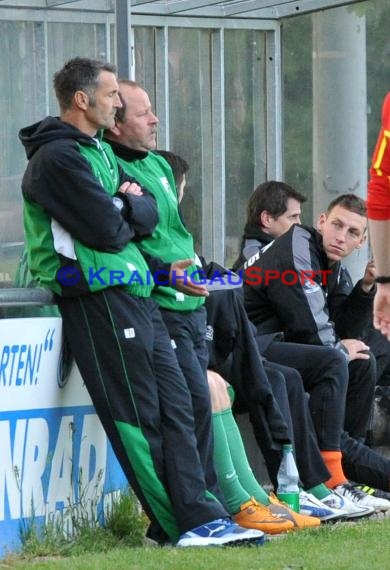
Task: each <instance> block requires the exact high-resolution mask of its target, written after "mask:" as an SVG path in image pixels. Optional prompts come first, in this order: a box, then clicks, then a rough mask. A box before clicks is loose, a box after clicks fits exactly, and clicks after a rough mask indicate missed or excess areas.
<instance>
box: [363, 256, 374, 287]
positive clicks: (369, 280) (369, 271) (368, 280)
mask: <svg viewBox="0 0 390 570" xmlns="http://www.w3.org/2000/svg"><path fill="white" fill-rule="evenodd" d="M375 275H376V270H375V263H374V262H373V261H369V262H368V263H367V265H366V270H365V272H364V275H363V279H362V284H361V285H362V289H363V291H364V292H365V293H369V292H370V291H371V289H372V288H373V287H374V285H375V282H374V279H375Z"/></svg>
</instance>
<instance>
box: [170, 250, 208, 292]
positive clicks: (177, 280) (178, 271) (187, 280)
mask: <svg viewBox="0 0 390 570" xmlns="http://www.w3.org/2000/svg"><path fill="white" fill-rule="evenodd" d="M193 263H194V260H193V259H180V260H179V261H175V262H174V263H172V265H171V269H170V272H169V283H170V284H171V286H172V287H174V288H175V289H177V290H178V291H181V292H182V293H185V294H186V295H191V296H193V297H208V295H209V292H208V291H207V288H206V286H205V285H199V284H198V283H196V282H195V280H194V278H191V273H187V271H186V268H187V267H189V266H190V265H191V264H193Z"/></svg>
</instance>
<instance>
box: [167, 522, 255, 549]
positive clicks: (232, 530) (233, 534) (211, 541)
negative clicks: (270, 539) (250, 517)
mask: <svg viewBox="0 0 390 570" xmlns="http://www.w3.org/2000/svg"><path fill="white" fill-rule="evenodd" d="M264 541H265V535H264V532H262V531H261V530H254V529H251V528H242V527H241V526H239V525H238V524H235V523H233V522H232V521H231V520H230V519H215V520H213V521H210V522H208V523H206V524H203V525H201V526H197V527H196V528H193V529H192V530H189V531H187V532H185V533H184V534H182V535H181V536H180V538H179V540H178V542H177V544H176V546H181V547H183V546H243V545H245V544H254V545H257V546H259V545H261V544H263V542H264Z"/></svg>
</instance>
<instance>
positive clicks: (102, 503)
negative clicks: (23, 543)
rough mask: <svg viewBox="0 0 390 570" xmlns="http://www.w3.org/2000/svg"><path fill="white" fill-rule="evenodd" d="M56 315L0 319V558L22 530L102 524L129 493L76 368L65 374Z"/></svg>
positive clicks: (16, 542)
mask: <svg viewBox="0 0 390 570" xmlns="http://www.w3.org/2000/svg"><path fill="white" fill-rule="evenodd" d="M61 347H62V323H61V319H60V318H58V317H48V318H28V319H26V318H24V319H1V320H0V556H3V555H4V554H6V553H7V552H12V551H15V550H17V549H18V548H19V547H20V536H21V535H20V533H21V530H23V528H24V529H26V528H28V525H29V524H31V523H32V521H34V525H42V524H47V523H48V522H54V521H58V519H60V520H61V528H63V529H64V532H65V533H67V534H69V535H71V534H72V524H73V522H72V521H73V520H74V515H75V512H77V509H81V510H82V511H83V512H82V514H83V517H85V516H86V514H87V516H88V517H89V518H90V519H91V520H98V519H99V517H101V515H102V513H103V512H104V510H105V507H108V506H109V505H110V502H112V500H113V498H114V497H115V496H116V495H117V494H118V493H120V491H121V490H123V489H124V488H126V486H127V483H126V479H125V477H124V474H123V472H122V470H121V468H120V466H119V464H118V462H117V460H116V458H115V456H114V454H113V451H112V449H111V446H110V444H109V443H108V440H107V437H106V435H105V432H104V430H103V428H102V426H101V423H100V421H99V419H98V417H97V415H96V412H95V410H94V407H93V406H92V403H91V400H90V398H89V395H88V392H87V390H86V388H85V386H84V384H83V382H82V379H81V377H80V374H79V372H78V369H77V367H76V366H75V365H73V366H72V368H71V371H70V374H69V375H68V377H67V379H66V380H65V381H64V380H63V378H62V374H61V369H62V366H61Z"/></svg>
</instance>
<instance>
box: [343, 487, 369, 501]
mask: <svg viewBox="0 0 390 570" xmlns="http://www.w3.org/2000/svg"><path fill="white" fill-rule="evenodd" d="M343 488H344V489H345V490H346V495H347V497H348V498H350V499H351V500H352V501H353V500H354V499H357V500H360V499H364V498H365V496H366V493H364V492H363V491H361V490H360V489H357V488H356V487H352V485H343Z"/></svg>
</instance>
